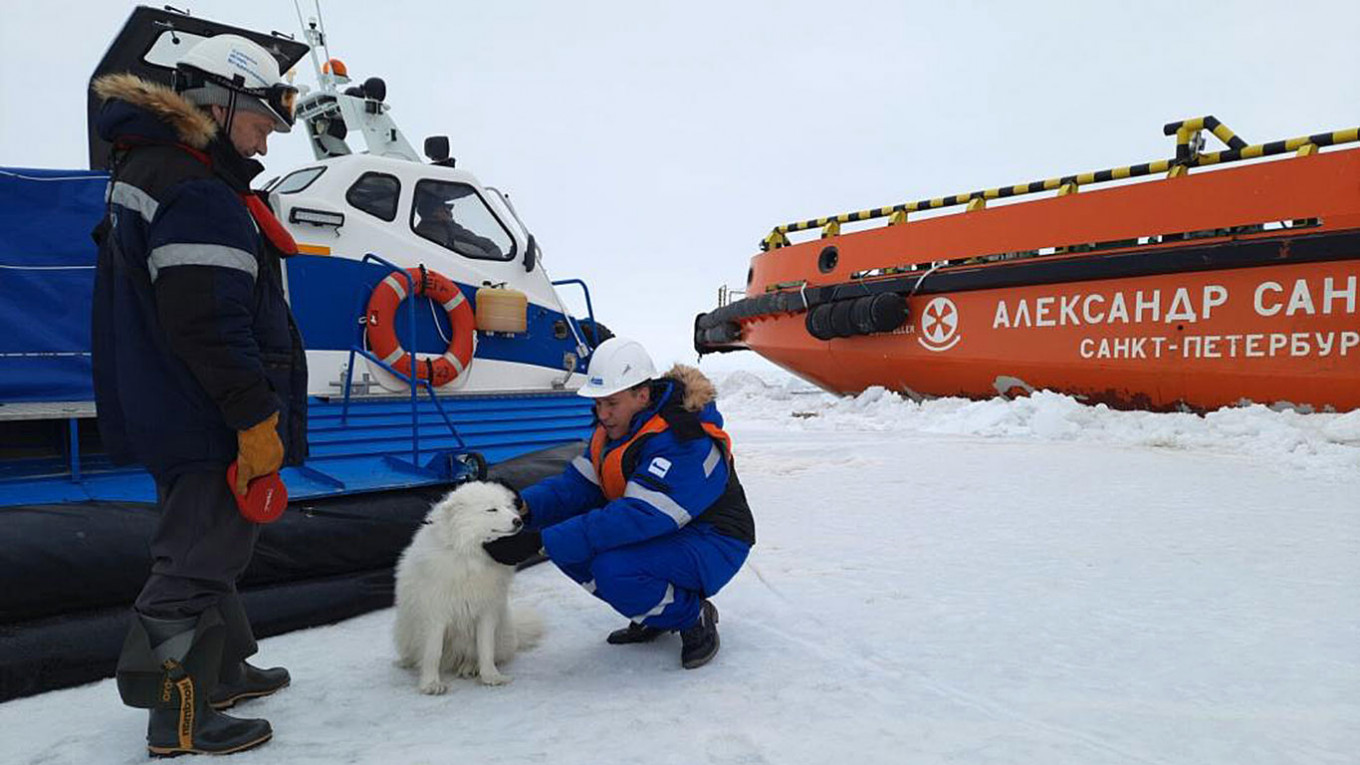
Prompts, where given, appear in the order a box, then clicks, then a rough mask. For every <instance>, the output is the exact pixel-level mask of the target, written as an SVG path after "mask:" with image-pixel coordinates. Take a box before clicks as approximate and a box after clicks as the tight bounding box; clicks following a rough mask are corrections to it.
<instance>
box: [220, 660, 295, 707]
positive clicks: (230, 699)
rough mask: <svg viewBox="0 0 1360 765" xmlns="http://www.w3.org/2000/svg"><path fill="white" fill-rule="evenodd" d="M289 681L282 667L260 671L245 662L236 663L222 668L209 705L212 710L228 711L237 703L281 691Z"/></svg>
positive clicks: (286, 671) (286, 672)
mask: <svg viewBox="0 0 1360 765" xmlns="http://www.w3.org/2000/svg"><path fill="white" fill-rule="evenodd" d="M289 680H290V678H289V676H288V670H286V669H284V668H283V667H272V668H270V669H260V668H259V667H257V666H255V665H254V664H251V663H250V662H247V661H241V662H237V663H236V665H235V666H230V665H228V666H225V667H223V668H222V675H221V677H219V678H218V680H217V688H216V689H215V690H214V691H213V693H212V697H211V698H210V699H209V703H211V704H212V708H213V709H218V710H221V709H230V708H231V707H233V706H235V705H236V702H238V701H245V700H246V699H258V698H261V697H263V696H268V695H270V694H272V693H274V692H275V691H278V690H281V689H282V688H285V687H286V686H287V685H288V682H289Z"/></svg>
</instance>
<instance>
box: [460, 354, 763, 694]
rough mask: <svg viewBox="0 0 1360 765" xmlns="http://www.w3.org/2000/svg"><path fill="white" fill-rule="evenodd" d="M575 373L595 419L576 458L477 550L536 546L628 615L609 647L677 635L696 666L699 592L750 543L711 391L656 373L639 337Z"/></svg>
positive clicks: (527, 495)
mask: <svg viewBox="0 0 1360 765" xmlns="http://www.w3.org/2000/svg"><path fill="white" fill-rule="evenodd" d="M586 377H587V380H586V384H585V385H584V386H583V387H582V388H581V389H580V391H578V393H579V394H580V395H582V396H585V397H587V398H593V399H595V415H596V419H597V420H598V423H597V424H596V426H595V431H594V433H593V434H592V436H591V439H590V442H589V444H587V446H586V450H585V453H584V454H583V455H581V456H579V457H577V458H576V459H574V460H572V462H571V464H570V465H568V466H567V469H566V470H565V471H564V472H563V473H562V474H561V475H559V476H554V477H552V478H548V479H545V480H543V481H540V482H539V483H537V484H534V485H533V486H530V487H529V488H527V489H525V490H524V493H523V498H524V503H525V507H526V511H527V518H526V520H527V526H526V529H525V530H524V531H522V532H521V533H519V534H516V535H514V536H510V537H503V538H501V539H497V540H494V541H492V542H487V543H486V544H485V545H484V547H485V548H486V551H487V552H488V553H490V554H491V556H492V557H493V558H495V559H496V560H498V561H500V562H501V563H504V564H507V565H514V564H517V563H519V562H521V561H524V560H527V559H529V558H531V557H533V556H534V555H535V554H538V553H539V552H542V553H543V554H544V555H546V556H547V557H548V558H549V559H550V560H552V561H553V563H555V564H557V567H558V568H560V569H562V571H563V572H564V573H566V575H567V576H569V577H571V578H572V579H574V580H575V581H576V582H578V583H580V584H581V585H582V586H583V587H585V588H586V589H587V590H589V591H590V592H591V593H593V594H594V595H595V596H596V597H598V598H600V599H601V600H603V601H605V602H606V603H608V604H609V605H611V606H613V607H614V609H615V610H616V611H618V612H619V613H621V614H623V615H624V616H626V617H628V618H629V624H628V626H627V627H624V628H622V629H619V630H615V631H614V632H612V633H610V634H609V637H608V641H609V642H610V643H612V644H615V645H619V644H626V643H645V642H649V641H651V640H655V639H656V638H657V637H659V636H660V635H662V634H663V633H666V632H679V633H680V638H681V643H682V646H681V652H680V662H681V665H682V666H683V667H684V668H685V669H694V668H695V667H701V666H703V665H704V664H707V663H708V662H709V661H710V660H711V659H712V658H713V657H714V656H715V655H716V654H717V653H718V646H719V641H718V626H717V625H718V609H717V608H716V607H714V605H713V604H712V603H711V602H710V601H709V598H711V597H712V596H713V595H714V594H716V593H717V592H718V590H720V589H722V587H723V585H725V584H727V582H728V581H729V580H730V579H731V578H732V576H733V575H734V574H736V573H737V570H738V569H739V568H741V564H742V562H743V561H745V560H746V556H747V554H748V553H749V552H750V550H751V545H753V544H755V522H754V520H753V519H752V517H751V509H750V507H749V506H748V505H747V502H746V494H745V492H744V491H743V490H742V488H741V482H740V481H739V480H738V479H737V473H736V468H735V467H734V465H733V461H732V445H731V444H732V441H731V438H729V437H728V435H727V434H726V433H725V432H723V430H722V423H723V419H722V415H721V414H719V413H718V409H717V407H716V406H715V405H714V398H715V396H716V391H715V389H714V387H713V384H712V383H711V382H709V380H708V378H706V377H704V375H703V374H702V373H700V372H699V370H697V369H694V368H693V367H686V366H680V365H676V366H675V367H673V368H672V369H671V370H670V371H669V372H667V373H666V374H664V375H661V376H658V375H657V374H656V368H655V366H654V365H653V364H652V359H651V357H650V356H648V355H647V351H646V350H645V349H643V347H642V345H641V344H639V343H637V342H635V341H633V340H626V339H623V338H617V337H616V338H611V339H609V340H606V341H605V342H603V343H601V344H600V346H599V347H598V348H597V349H596V350H595V353H594V355H593V356H592V357H591V360H590V366H589V369H588V370H587V372H586Z"/></svg>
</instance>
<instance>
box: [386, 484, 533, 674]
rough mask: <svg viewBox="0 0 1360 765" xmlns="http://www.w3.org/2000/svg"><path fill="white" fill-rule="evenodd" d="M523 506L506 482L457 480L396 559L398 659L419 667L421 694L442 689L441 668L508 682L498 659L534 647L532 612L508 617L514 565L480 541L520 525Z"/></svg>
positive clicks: (511, 531)
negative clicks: (501, 560)
mask: <svg viewBox="0 0 1360 765" xmlns="http://www.w3.org/2000/svg"><path fill="white" fill-rule="evenodd" d="M523 506H524V503H523V501H522V500H521V499H520V498H519V495H518V494H517V493H516V492H515V491H514V490H513V489H511V488H510V487H509V486H507V485H505V484H500V483H490V482H483V481H474V482H471V483H466V484H463V485H462V486H459V487H458V488H456V489H454V490H453V491H451V492H449V494H448V495H447V496H445V497H444V498H443V499H442V500H440V501H439V503H438V504H436V505H435V506H434V508H433V509H432V510H430V514H429V515H428V516H426V519H425V525H424V526H423V527H421V529H420V531H418V532H416V535H415V538H414V539H412V540H411V545H410V546H409V547H407V548H406V551H405V552H403V553H402V554H401V559H400V560H398V561H397V588H396V589H397V622H396V629H395V637H396V643H397V656H398V660H397V663H398V664H399V665H400V666H403V667H414V666H419V667H420V692H421V693H431V694H438V693H443V692H444V691H446V690H448V686H447V685H446V684H445V683H444V681H443V679H441V677H440V674H439V673H440V670H441V669H444V670H448V671H451V672H453V673H454V675H456V676H457V677H473V676H474V675H475V676H477V677H480V679H481V681H482V683H484V684H486V685H503V684H505V683H508V682H510V678H509V677H508V676H506V675H503V674H501V673H500V671H499V670H497V669H496V663H497V662H502V663H503V662H506V661H509V659H510V657H511V656H514V655H515V652H516V651H517V650H522V649H525V648H530V647H532V646H533V644H534V643H536V642H537V641H538V638H539V636H540V635H541V634H542V626H541V624H540V623H539V621H538V618H537V616H536V615H535V614H534V613H533V612H531V611H528V610H520V609H516V610H517V613H516V615H515V616H517V617H518V619H516V618H513V617H512V616H511V613H510V608H509V597H510V580H511V578H512V577H513V576H514V574H515V569H514V567H513V566H504V565H501V564H499V563H497V562H496V561H494V560H492V558H491V556H489V555H487V554H486V550H483V549H482V543H483V542H489V541H491V540H493V539H499V538H500V537H504V536H509V535H511V534H514V533H516V532H518V531H519V530H520V527H522V526H523V525H524V522H523V521H522V520H521V519H520V511H521V509H522V508H523ZM516 621H518V622H519V623H518V624H516Z"/></svg>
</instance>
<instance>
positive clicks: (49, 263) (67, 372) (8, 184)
mask: <svg viewBox="0 0 1360 765" xmlns="http://www.w3.org/2000/svg"><path fill="white" fill-rule="evenodd" d="M107 182H108V175H107V174H106V173H95V172H90V171H87V170H29V169H24V168H0V402H15V401H89V400H92V399H93V398H94V396H93V392H92V390H91V386H90V295H91V293H92V292H93V289H94V267H95V255H96V248H95V245H94V242H93V240H91V238H90V231H91V230H92V229H93V228H94V227H95V225H96V224H97V223H99V220H100V218H101V217H102V216H103V214H104V188H105V185H106V184H107Z"/></svg>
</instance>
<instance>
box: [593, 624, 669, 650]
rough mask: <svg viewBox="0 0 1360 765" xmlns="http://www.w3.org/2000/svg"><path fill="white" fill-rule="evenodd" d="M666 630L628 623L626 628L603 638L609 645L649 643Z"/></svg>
mask: <svg viewBox="0 0 1360 765" xmlns="http://www.w3.org/2000/svg"><path fill="white" fill-rule="evenodd" d="M666 632H667V630H663V629H660V628H657V627H649V626H647V625H645V624H639V623H638V622H628V626H627V627H624V628H623V629H619V630H614V631H613V632H611V633H609V637H607V638H605V642H607V643H610V644H611V645H628V644H629V643H650V642H652V641H653V640H656V639H657V638H659V637H661V636H662V635H664V634H666Z"/></svg>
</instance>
